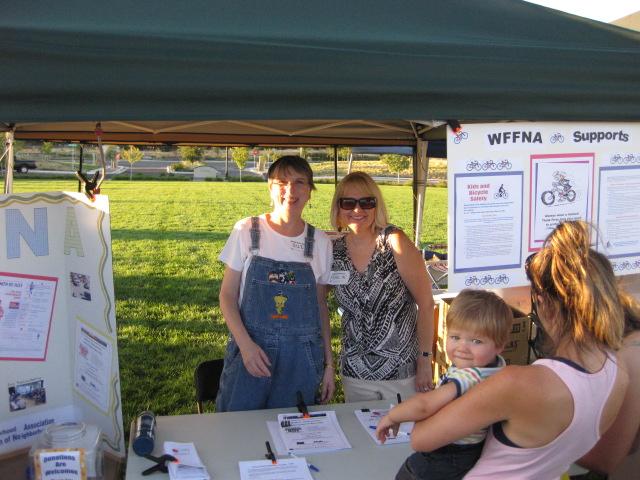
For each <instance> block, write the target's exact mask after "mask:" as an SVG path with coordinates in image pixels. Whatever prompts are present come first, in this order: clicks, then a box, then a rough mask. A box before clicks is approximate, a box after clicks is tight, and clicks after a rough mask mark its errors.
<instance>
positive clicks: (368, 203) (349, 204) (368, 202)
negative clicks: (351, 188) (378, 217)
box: [338, 197, 377, 210]
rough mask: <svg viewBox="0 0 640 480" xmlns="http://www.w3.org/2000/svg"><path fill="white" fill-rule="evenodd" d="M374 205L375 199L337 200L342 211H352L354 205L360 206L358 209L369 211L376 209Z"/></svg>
mask: <svg viewBox="0 0 640 480" xmlns="http://www.w3.org/2000/svg"><path fill="white" fill-rule="evenodd" d="M376 204H377V202H376V197H362V198H352V197H341V198H339V199H338V205H339V206H340V208H341V209H343V210H353V209H354V208H356V205H360V208H362V209H363V210H371V209H372V208H376Z"/></svg>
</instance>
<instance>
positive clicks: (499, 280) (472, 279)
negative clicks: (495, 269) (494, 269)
mask: <svg viewBox="0 0 640 480" xmlns="http://www.w3.org/2000/svg"><path fill="white" fill-rule="evenodd" d="M508 283H509V276H508V275H506V274H504V273H501V274H500V275H496V276H495V277H494V276H493V275H484V276H482V277H477V276H476V275H471V276H469V277H467V278H465V280H464V284H465V285H466V286H467V287H470V286H476V287H477V286H483V285H503V284H504V285H507V284H508Z"/></svg>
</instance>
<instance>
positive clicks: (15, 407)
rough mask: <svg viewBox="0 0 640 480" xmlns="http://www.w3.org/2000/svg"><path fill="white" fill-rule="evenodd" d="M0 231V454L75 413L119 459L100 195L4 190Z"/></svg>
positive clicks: (108, 255) (104, 208)
mask: <svg viewBox="0 0 640 480" xmlns="http://www.w3.org/2000/svg"><path fill="white" fill-rule="evenodd" d="M0 239H2V241H1V242H0V309H1V310H0V456H2V455H4V454H9V453H11V452H14V451H18V450H24V449H25V448H28V447H29V446H30V445H31V444H32V443H33V441H34V440H35V439H36V438H37V437H38V435H39V434H40V433H41V432H42V431H43V430H44V428H46V426H47V425H50V424H52V423H61V422H67V421H82V422H85V423H88V424H94V425H97V426H98V427H100V429H101V431H102V437H101V438H102V444H103V448H104V449H105V451H106V452H107V453H108V454H111V455H113V456H115V457H117V458H121V459H122V458H124V456H125V450H124V431H123V426H122V407H121V405H122V402H121V398H120V376H119V365H118V348H117V336H116V322H115V301H114V290H113V271H112V252H111V232H110V214H109V202H108V199H107V197H106V196H100V195H99V196H97V197H96V198H95V200H94V201H90V200H89V199H88V198H87V197H86V196H84V195H82V194H79V193H68V192H49V193H27V194H12V195H2V196H0Z"/></svg>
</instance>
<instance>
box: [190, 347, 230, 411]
mask: <svg viewBox="0 0 640 480" xmlns="http://www.w3.org/2000/svg"><path fill="white" fill-rule="evenodd" d="M223 366H224V359H222V358H217V359H215V360H207V361H204V362H202V363H200V365H198V366H197V367H196V370H195V372H194V375H193V378H194V381H195V385H196V403H197V404H198V413H203V412H204V410H203V404H204V402H205V401H211V402H215V401H216V396H217V395H218V388H220V375H222V367H223Z"/></svg>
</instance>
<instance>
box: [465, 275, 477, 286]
mask: <svg viewBox="0 0 640 480" xmlns="http://www.w3.org/2000/svg"><path fill="white" fill-rule="evenodd" d="M479 283H480V280H479V279H478V277H476V276H475V275H472V276H470V277H467V278H465V280H464V284H465V285H466V286H467V287H470V286H471V285H478V284H479Z"/></svg>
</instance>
